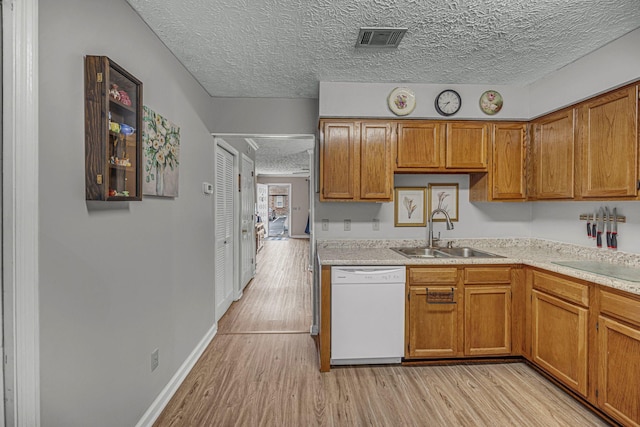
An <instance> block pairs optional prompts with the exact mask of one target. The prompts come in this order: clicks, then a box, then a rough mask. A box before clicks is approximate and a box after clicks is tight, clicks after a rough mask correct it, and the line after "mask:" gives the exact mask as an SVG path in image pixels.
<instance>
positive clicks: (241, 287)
mask: <svg viewBox="0 0 640 427" xmlns="http://www.w3.org/2000/svg"><path fill="white" fill-rule="evenodd" d="M245 161H247V162H249V163H251V170H250V171H245V170H244V162H245ZM240 162H241V163H242V167H241V168H240V173H241V175H242V176H243V177H245V173H248V172H250V175H249V178H251V188H252V192H251V194H250V195H249V197H250V198H251V199H250V202H251V204H252V205H253V213H252V214H251V221H252V224H251V227H250V228H249V233H251V239H249V247H250V249H252V251H250V252H251V253H252V256H251V259H252V263H251V264H252V267H251V270H252V272H251V279H252V278H254V277H255V275H256V227H255V221H256V217H255V214H256V176H255V162H254V161H253V159H252V158H251V157H249V156H247V155H246V154H244V153H242V154H241V156H240ZM246 197H248V195H247V194H245V193H244V192H242V191H240V215H239V216H238V218H240V251H239V253H240V257H239V259H238V261H239V262H238V263H239V265H240V280H239V289H238V290H239V292H240V293H241V292H242V291H243V290H244V288H245V287H246V286H247V285H248V284H249V282H250V281H251V279H249V280H248V281H247V282H246V283H243V279H244V278H243V277H242V269H243V265H242V263H243V262H244V260H243V259H242V257H243V253H244V250H245V247H244V243H243V240H242V205H244V203H245V202H246Z"/></svg>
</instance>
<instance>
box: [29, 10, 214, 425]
mask: <svg viewBox="0 0 640 427" xmlns="http://www.w3.org/2000/svg"><path fill="white" fill-rule="evenodd" d="M39 7H40V10H39V16H40V27H39V31H40V34H39V36H40V37H39V45H40V54H39V60H40V64H39V65H40V68H39V75H40V87H39V91H40V117H39V120H40V183H39V185H40V199H39V202H40V212H39V214H40V241H39V244H40V320H41V325H40V328H41V337H40V349H41V387H42V389H41V397H42V425H43V426H45V427H57V426H59V427H71V426H92V427H100V426H105V427H107V426H108V427H111V426H132V425H134V424H135V423H136V422H137V421H138V420H139V419H140V417H141V416H142V415H143V413H144V412H145V411H146V410H147V408H148V407H149V405H150V404H151V403H152V402H153V400H154V399H155V398H156V396H157V395H158V394H159V393H160V391H161V390H162V388H163V387H164V386H165V385H166V384H167V383H168V381H169V380H170V378H171V377H172V375H173V374H174V373H175V371H176V369H177V368H178V367H179V366H180V365H181V364H182V363H183V361H184V360H185V359H186V357H187V356H188V355H189V354H190V353H191V351H192V350H193V349H194V348H195V347H196V344H197V343H198V342H199V341H200V340H201V339H202V338H203V336H204V335H205V333H206V332H207V331H208V330H209V329H210V328H211V327H212V326H213V325H214V312H213V307H214V300H213V298H214V287H213V277H214V265H213V260H214V253H213V202H212V199H211V197H207V196H204V195H203V194H202V193H201V183H202V182H203V181H208V182H213V178H214V177H213V168H212V162H213V139H212V137H211V136H210V133H209V130H208V129H207V127H206V125H205V120H206V118H207V117H209V114H210V111H209V106H210V97H209V96H208V95H207V94H206V93H205V92H204V90H203V89H202V88H201V87H200V86H199V85H198V84H197V83H196V82H195V81H194V80H193V78H192V77H191V76H190V74H189V73H188V72H186V70H185V69H184V68H183V67H182V66H181V65H180V64H179V63H178V62H177V60H176V59H175V58H174V57H173V55H172V54H171V53H169V51H168V50H167V49H166V48H165V47H164V45H163V44H162V43H161V42H160V41H159V40H158V39H157V38H156V36H155V35H154V34H153V33H152V32H151V31H150V30H149V28H148V27H147V26H146V25H145V24H144V22H142V20H141V19H140V18H139V17H138V15H137V14H136V13H134V12H133V10H132V9H131V8H130V7H129V6H128V5H127V4H126V3H125V2H124V0H119V1H108V2H106V1H101V0H55V1H54V0H42V1H40V2H39ZM85 54H94V55H107V56H109V57H110V58H111V59H113V60H114V61H116V62H117V63H118V64H119V65H121V66H123V67H124V68H125V69H127V70H128V71H129V72H131V73H132V74H133V75H134V76H136V77H137V78H139V79H140V80H142V81H143V82H144V104H145V105H148V106H149V107H150V108H152V109H153V110H155V111H156V112H158V113H160V114H162V115H164V116H165V117H167V118H169V119H170V120H172V121H173V122H175V123H176V124H178V125H179V126H180V133H181V150H180V196H179V197H178V198H176V199H175V200H172V199H159V198H151V197H148V198H147V197H145V198H144V200H143V201H141V202H130V203H129V202H119V203H113V202H110V203H104V202H102V203H86V202H85V200H84V104H83V100H84V89H83V87H84V74H83V56H84V55H85ZM155 348H158V349H159V350H160V366H159V367H158V369H156V370H155V371H154V372H151V370H150V355H151V352H152V350H153V349H155Z"/></svg>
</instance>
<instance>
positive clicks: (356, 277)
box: [331, 266, 406, 284]
mask: <svg viewBox="0 0 640 427" xmlns="http://www.w3.org/2000/svg"><path fill="white" fill-rule="evenodd" d="M405 280H406V269H405V267H404V266H353V267H332V268H331V283H332V284H340V283H404V282H405Z"/></svg>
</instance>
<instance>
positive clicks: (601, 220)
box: [596, 208, 604, 248]
mask: <svg viewBox="0 0 640 427" xmlns="http://www.w3.org/2000/svg"><path fill="white" fill-rule="evenodd" d="M597 218H598V226H597V227H596V228H597V233H596V246H598V247H599V248H601V247H602V231H603V230H604V209H602V208H600V211H599V212H598V215H597Z"/></svg>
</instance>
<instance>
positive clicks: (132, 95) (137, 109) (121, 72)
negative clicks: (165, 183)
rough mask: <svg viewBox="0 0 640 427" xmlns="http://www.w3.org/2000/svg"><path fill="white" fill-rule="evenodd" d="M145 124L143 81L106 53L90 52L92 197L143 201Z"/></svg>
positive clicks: (88, 182) (88, 176)
mask: <svg viewBox="0 0 640 427" xmlns="http://www.w3.org/2000/svg"><path fill="white" fill-rule="evenodd" d="M141 128H142V82H141V81H140V80H138V79H136V78H135V77H133V76H132V75H131V74H129V73H128V72H127V71H126V70H125V69H124V68H122V67H120V66H119V65H118V64H116V63H114V62H113V61H111V60H110V59H109V58H107V57H106V56H87V57H86V58H85V189H86V199H87V200H106V201H131V200H142V169H141V164H142V162H141V156H142V136H141V135H142V134H141V132H140V131H139V130H140V129H141Z"/></svg>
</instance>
